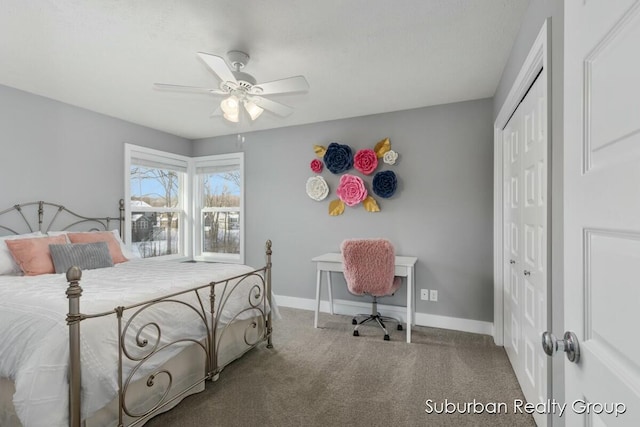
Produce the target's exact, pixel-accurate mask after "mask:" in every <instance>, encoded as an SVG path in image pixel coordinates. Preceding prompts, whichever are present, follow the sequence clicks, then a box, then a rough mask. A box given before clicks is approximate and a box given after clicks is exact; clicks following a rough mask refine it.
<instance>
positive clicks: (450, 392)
mask: <svg viewBox="0 0 640 427" xmlns="http://www.w3.org/2000/svg"><path fill="white" fill-rule="evenodd" d="M281 314H282V319H280V320H277V321H275V322H274V334H273V343H274V348H273V349H271V350H269V349H267V348H265V346H264V345H260V346H259V347H258V348H256V349H253V350H252V351H250V352H249V353H247V354H245V356H244V357H242V358H241V359H240V360H237V361H235V362H233V363H232V364H230V365H229V366H227V367H226V368H225V370H224V371H223V372H222V373H221V374H220V379H219V380H218V381H216V382H212V383H208V384H207V386H206V390H205V391H204V392H202V393H199V394H197V395H194V396H191V397H188V398H186V399H185V400H184V401H183V402H182V403H181V404H180V405H179V406H178V407H176V408H174V409H173V410H171V411H169V412H167V413H165V414H162V415H159V416H157V417H155V418H154V419H152V420H151V421H150V422H149V423H147V424H146V425H147V426H150V427H160V426H162V427H166V426H186V427H188V426H225V427H226V426H243V427H245V426H278V427H279V426H323V427H324V426H426V425H429V426H535V423H534V421H533V418H532V417H531V416H530V415H523V414H514V413H513V401H514V399H523V396H522V392H521V390H520V387H519V386H518V383H517V381H516V378H515V375H514V373H513V370H512V369H511V365H510V364H509V362H508V360H507V356H506V354H505V352H504V350H503V349H502V348H501V347H496V346H495V345H494V344H493V340H492V338H491V337H490V336H487V335H477V334H469V333H464V332H455V331H448V330H443V329H434V328H426V327H416V328H415V329H414V331H413V335H412V341H413V342H412V343H411V344H407V343H406V342H405V337H406V335H405V332H404V331H402V332H401V331H396V330H394V331H393V332H392V333H391V341H383V339H382V336H383V334H382V331H381V330H380V329H379V328H377V327H373V326H370V327H362V328H361V335H360V337H354V336H352V335H351V331H352V326H351V318H350V317H347V316H330V315H321V317H320V324H321V325H322V328H320V329H314V328H313V312H311V311H305V310H296V309H290V308H282V309H281ZM427 399H431V400H432V401H433V402H434V403H436V404H437V408H438V409H439V408H440V405H442V403H443V402H444V401H445V399H447V400H448V401H449V402H454V403H458V402H460V403H464V402H473V401H474V399H475V401H476V402H482V403H487V402H505V403H506V406H507V412H508V413H506V414H499V415H495V414H487V413H484V414H466V413H465V414H457V413H456V414H436V413H432V414H427V413H426V412H425V410H426V409H427V406H426V404H425V401H426V400H427Z"/></svg>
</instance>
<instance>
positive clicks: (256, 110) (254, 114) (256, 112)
mask: <svg viewBox="0 0 640 427" xmlns="http://www.w3.org/2000/svg"><path fill="white" fill-rule="evenodd" d="M244 108H245V110H247V113H249V116H250V117H251V120H255V119H257V118H258V117H260V114H262V112H263V111H264V109H263V108H260V107H258V106H257V105H256V104H255V103H253V102H251V101H244Z"/></svg>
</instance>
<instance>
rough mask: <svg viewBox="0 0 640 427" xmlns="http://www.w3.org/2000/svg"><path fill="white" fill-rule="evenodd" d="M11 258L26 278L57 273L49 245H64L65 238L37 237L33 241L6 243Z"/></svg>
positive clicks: (24, 240)
mask: <svg viewBox="0 0 640 427" xmlns="http://www.w3.org/2000/svg"><path fill="white" fill-rule="evenodd" d="M5 243H6V244H7V247H8V248H9V252H11V256H13V259H14V260H16V264H18V265H19V266H20V269H21V270H22V271H23V272H24V274H25V275H26V276H37V275H39V274H51V273H55V272H56V269H55V267H54V266H53V260H52V259H51V253H50V252H49V245H64V244H65V243H67V239H66V238H65V237H64V236H56V237H36V238H33V239H17V240H7V241H5Z"/></svg>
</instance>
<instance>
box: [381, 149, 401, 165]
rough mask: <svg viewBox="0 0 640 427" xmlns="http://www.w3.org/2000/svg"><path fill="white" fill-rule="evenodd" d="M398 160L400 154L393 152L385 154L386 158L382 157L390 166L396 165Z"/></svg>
mask: <svg viewBox="0 0 640 427" xmlns="http://www.w3.org/2000/svg"><path fill="white" fill-rule="evenodd" d="M397 159H398V153H396V152H395V151H393V150H389V151H387V152H386V153H384V156H383V157H382V160H383V161H384V162H385V163H386V164H388V165H394V164H395V163H396V160H397Z"/></svg>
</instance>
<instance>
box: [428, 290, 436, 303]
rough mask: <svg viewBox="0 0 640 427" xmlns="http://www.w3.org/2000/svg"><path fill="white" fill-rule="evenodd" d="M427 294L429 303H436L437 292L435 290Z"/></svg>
mask: <svg viewBox="0 0 640 427" xmlns="http://www.w3.org/2000/svg"><path fill="white" fill-rule="evenodd" d="M429 292H430V294H429V299H431V301H438V291H437V290H436V289H431V291H429Z"/></svg>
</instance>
